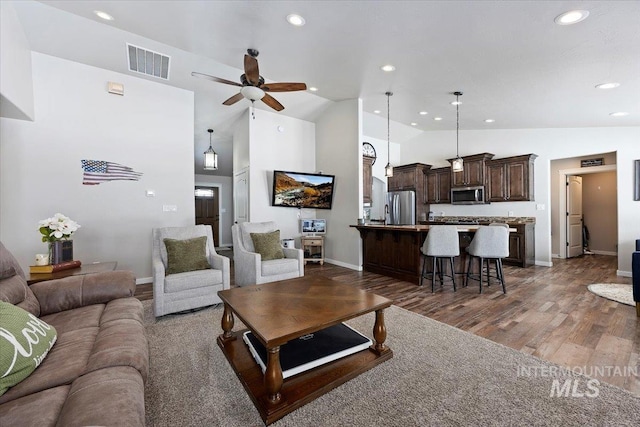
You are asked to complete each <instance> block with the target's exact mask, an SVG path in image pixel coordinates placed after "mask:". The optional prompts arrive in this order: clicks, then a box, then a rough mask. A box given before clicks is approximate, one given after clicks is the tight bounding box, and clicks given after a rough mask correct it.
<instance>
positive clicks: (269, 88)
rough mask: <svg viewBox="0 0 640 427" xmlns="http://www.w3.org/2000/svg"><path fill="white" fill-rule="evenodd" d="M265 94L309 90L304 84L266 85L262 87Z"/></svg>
mask: <svg viewBox="0 0 640 427" xmlns="http://www.w3.org/2000/svg"><path fill="white" fill-rule="evenodd" d="M260 89H262V90H264V91H265V92H293V91H296V90H307V85H306V84H304V83H265V84H263V85H262V86H260Z"/></svg>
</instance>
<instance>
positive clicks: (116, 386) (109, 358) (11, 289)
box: [0, 243, 149, 426]
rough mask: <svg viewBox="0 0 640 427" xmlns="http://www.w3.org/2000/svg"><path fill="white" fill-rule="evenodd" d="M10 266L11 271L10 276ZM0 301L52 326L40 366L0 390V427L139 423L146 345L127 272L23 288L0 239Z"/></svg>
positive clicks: (17, 269) (18, 270)
mask: <svg viewBox="0 0 640 427" xmlns="http://www.w3.org/2000/svg"><path fill="white" fill-rule="evenodd" d="M12 272H14V273H15V274H13V275H11V273H12ZM0 273H2V275H3V276H5V277H4V278H0V300H2V301H6V302H9V303H11V304H14V305H17V306H19V307H21V308H23V309H25V310H27V311H29V312H31V313H33V314H34V315H35V316H37V317H39V318H41V319H42V320H44V321H45V322H47V323H49V324H50V325H53V326H54V327H55V328H56V330H57V333H58V339H57V342H56V343H55V345H54V346H53V348H52V349H51V351H50V352H49V354H48V355H47V357H46V358H45V359H44V361H43V362H42V364H41V365H40V366H38V368H36V370H35V371H34V372H33V373H32V374H31V375H30V376H29V377H27V378H26V379H25V380H23V381H22V382H20V383H18V384H17V385H15V386H14V387H12V388H10V389H9V390H8V391H7V392H6V393H5V394H3V395H2V396H0V426H32V425H38V426H54V425H58V426H87V425H100V426H144V422H145V414H144V384H145V382H146V379H147V374H148V372H149V349H148V344H147V338H146V335H145V330H144V325H143V318H142V303H141V302H140V301H139V300H138V299H136V298H133V294H134V290H135V278H134V276H133V274H132V273H131V272H128V271H114V272H109V273H98V274H90V275H86V276H72V277H67V278H64V279H58V280H50V281H46V282H40V283H35V284H33V285H31V286H27V282H26V280H25V275H24V272H23V271H22V269H21V268H20V266H19V265H18V263H17V262H16V260H15V258H14V257H13V256H12V255H11V254H10V253H9V252H8V251H7V250H6V249H5V248H4V246H3V245H2V243H0Z"/></svg>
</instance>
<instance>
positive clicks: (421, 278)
mask: <svg viewBox="0 0 640 427" xmlns="http://www.w3.org/2000/svg"><path fill="white" fill-rule="evenodd" d="M426 269H427V257H426V255H424V254H423V255H422V274H421V275H420V286H422V281H423V279H424V273H425V270H426Z"/></svg>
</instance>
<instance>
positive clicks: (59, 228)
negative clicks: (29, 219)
mask: <svg viewBox="0 0 640 427" xmlns="http://www.w3.org/2000/svg"><path fill="white" fill-rule="evenodd" d="M78 228H80V224H78V223H77V222H75V221H73V220H72V219H70V218H69V217H67V216H64V215H63V214H61V213H57V214H55V215H54V216H53V217H52V218H47V219H43V220H42V221H39V222H38V229H39V230H40V233H41V234H42V241H43V242H56V241H58V240H69V239H70V238H71V235H72V234H73V233H74V232H75V231H76V230H77V229H78Z"/></svg>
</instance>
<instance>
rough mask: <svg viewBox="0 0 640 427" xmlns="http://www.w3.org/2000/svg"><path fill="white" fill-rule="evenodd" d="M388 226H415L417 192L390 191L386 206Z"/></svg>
mask: <svg viewBox="0 0 640 427" xmlns="http://www.w3.org/2000/svg"><path fill="white" fill-rule="evenodd" d="M385 213H386V219H387V225H415V223H416V192H415V191H390V192H388V193H387V203H386V206H385Z"/></svg>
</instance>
